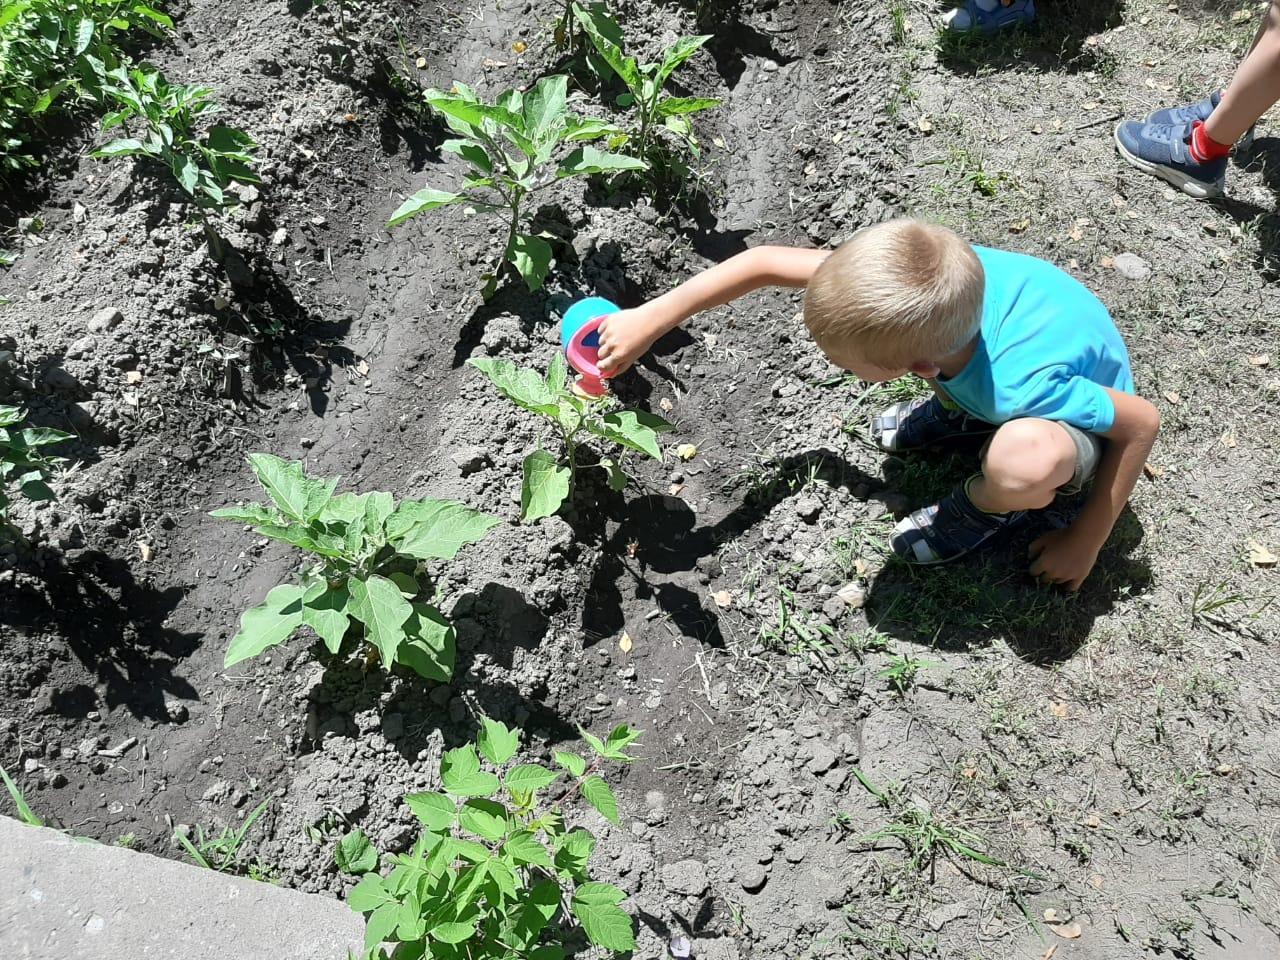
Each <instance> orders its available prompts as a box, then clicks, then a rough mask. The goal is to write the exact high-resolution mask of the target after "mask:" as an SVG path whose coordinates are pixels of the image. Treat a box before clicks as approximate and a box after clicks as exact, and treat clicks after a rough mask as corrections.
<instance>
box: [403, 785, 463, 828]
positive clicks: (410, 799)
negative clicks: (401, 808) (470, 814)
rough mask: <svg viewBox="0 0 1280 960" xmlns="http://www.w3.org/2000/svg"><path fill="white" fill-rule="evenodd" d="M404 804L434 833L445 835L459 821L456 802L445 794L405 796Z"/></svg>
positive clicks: (411, 794)
mask: <svg viewBox="0 0 1280 960" xmlns="http://www.w3.org/2000/svg"><path fill="white" fill-rule="evenodd" d="M404 802H405V803H406V804H408V806H409V809H410V810H412V811H413V815H414V816H415V817H417V818H418V819H419V820H421V821H422V822H423V823H424V824H425V825H426V828H427V829H428V830H430V831H432V832H433V833H444V832H445V831H447V830H449V829H450V828H451V827H452V826H453V824H454V821H456V820H457V819H458V809H457V807H456V806H455V805H454V801H453V800H452V799H450V798H449V797H446V796H445V795H444V794H443V793H410V794H406V795H405V798H404Z"/></svg>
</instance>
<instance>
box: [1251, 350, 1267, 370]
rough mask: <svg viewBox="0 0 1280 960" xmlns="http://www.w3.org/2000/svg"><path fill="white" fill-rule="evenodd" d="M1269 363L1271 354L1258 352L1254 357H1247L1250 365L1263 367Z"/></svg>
mask: <svg viewBox="0 0 1280 960" xmlns="http://www.w3.org/2000/svg"><path fill="white" fill-rule="evenodd" d="M1270 363H1271V355H1270V354H1266V353H1260V354H1258V355H1257V356H1256V357H1250V358H1249V364H1250V366H1254V367H1265V366H1267V365H1268V364H1270Z"/></svg>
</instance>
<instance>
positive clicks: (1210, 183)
mask: <svg viewBox="0 0 1280 960" xmlns="http://www.w3.org/2000/svg"><path fill="white" fill-rule="evenodd" d="M1115 138H1116V149H1118V150H1119V151H1120V156H1121V157H1123V158H1124V159H1125V160H1126V161H1127V162H1128V163H1129V164H1130V165H1131V166H1134V167H1137V168H1138V169H1139V170H1141V171H1142V172H1143V173H1149V174H1151V175H1152V176H1156V177H1159V178H1160V179H1161V180H1164V181H1167V182H1168V183H1171V184H1173V185H1174V186H1175V187H1177V188H1178V189H1179V190H1181V191H1182V192H1183V193H1185V194H1186V195H1187V196H1189V197H1195V198H1196V199H1197V200H1207V199H1209V198H1211V197H1220V196H1222V191H1223V189H1224V188H1225V187H1226V183H1227V158H1226V157H1219V158H1218V159H1217V160H1206V161H1205V162H1204V163H1201V162H1199V161H1197V160H1196V159H1195V158H1194V157H1192V156H1191V145H1190V142H1191V124H1189V123H1186V124H1181V123H1144V122H1143V121H1141V120H1125V121H1122V122H1121V123H1120V124H1119V125H1118V126H1117V127H1116V132H1115Z"/></svg>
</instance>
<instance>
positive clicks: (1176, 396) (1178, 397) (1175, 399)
mask: <svg viewBox="0 0 1280 960" xmlns="http://www.w3.org/2000/svg"><path fill="white" fill-rule="evenodd" d="M1164 398H1165V399H1166V400H1168V401H1169V402H1170V403H1181V402H1182V394H1180V393H1178V392H1177V391H1176V390H1166V391H1165V392H1164Z"/></svg>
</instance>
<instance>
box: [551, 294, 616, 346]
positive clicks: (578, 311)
mask: <svg viewBox="0 0 1280 960" xmlns="http://www.w3.org/2000/svg"><path fill="white" fill-rule="evenodd" d="M621 309H622V308H621V307H619V306H618V305H617V304H616V303H614V302H613V301H612V300H606V299H605V298H604V297H585V298H584V299H582V300H579V301H578V302H577V303H575V304H574V305H573V306H571V307H570V308H569V309H568V310H566V311H565V312H564V317H563V318H561V320H560V346H561V347H562V348H564V349H565V350H568V349H569V341H570V340H572V339H573V335H574V334H575V333H577V332H578V331H579V330H580V329H581V328H582V327H583V325H584V324H587V323H590V322H591V321H592V320H594V319H595V318H596V317H603V316H604V315H605V314H607V313H618V312H619V311H620V310H621ZM582 345H583V346H584V347H598V346H600V334H598V333H595V332H592V333H589V334H587V336H586V337H585V338H583V341H582Z"/></svg>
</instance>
